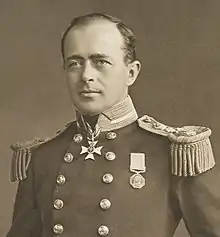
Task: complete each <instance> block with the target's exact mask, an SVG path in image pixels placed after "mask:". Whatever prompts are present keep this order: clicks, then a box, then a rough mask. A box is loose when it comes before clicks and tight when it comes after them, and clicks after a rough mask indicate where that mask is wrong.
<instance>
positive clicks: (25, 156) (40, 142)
mask: <svg viewBox="0 0 220 237" xmlns="http://www.w3.org/2000/svg"><path fill="white" fill-rule="evenodd" d="M74 124H75V123H74V122H68V123H66V124H65V125H64V126H63V128H62V129H59V130H58V131H56V132H55V134H54V135H52V136H50V137H46V138H44V139H42V138H35V139H33V140H31V141H25V142H16V143H13V144H11V145H10V147H11V149H12V150H13V157H12V165H11V181H12V182H14V181H21V180H23V179H25V178H27V169H28V167H29V164H30V162H31V160H32V154H33V153H39V152H42V151H45V150H48V149H50V148H51V147H53V146H54V144H57V142H58V141H59V140H60V139H62V138H65V137H68V133H71V131H70V130H71V127H74Z"/></svg>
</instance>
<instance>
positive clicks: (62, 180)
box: [57, 174, 66, 185]
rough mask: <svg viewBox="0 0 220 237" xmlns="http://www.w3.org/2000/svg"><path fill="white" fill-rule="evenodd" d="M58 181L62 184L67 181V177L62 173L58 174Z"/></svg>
mask: <svg viewBox="0 0 220 237" xmlns="http://www.w3.org/2000/svg"><path fill="white" fill-rule="evenodd" d="M57 183H58V184H60V185H62V184H65V183H66V177H65V176H64V175H62V174H60V175H58V176H57Z"/></svg>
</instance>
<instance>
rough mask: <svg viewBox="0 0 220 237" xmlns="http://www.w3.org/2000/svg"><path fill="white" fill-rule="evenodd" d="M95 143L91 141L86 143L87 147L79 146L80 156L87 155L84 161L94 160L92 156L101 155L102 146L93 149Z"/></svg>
mask: <svg viewBox="0 0 220 237" xmlns="http://www.w3.org/2000/svg"><path fill="white" fill-rule="evenodd" d="M97 142H98V141H93V142H92V141H88V143H89V146H88V147H85V146H81V152H80V155H81V154H85V153H88V154H87V156H86V157H85V160H88V159H91V160H95V157H94V154H97V155H101V154H102V153H101V149H102V146H99V147H95V146H96V144H97Z"/></svg>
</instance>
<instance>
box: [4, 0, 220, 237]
mask: <svg viewBox="0 0 220 237" xmlns="http://www.w3.org/2000/svg"><path fill="white" fill-rule="evenodd" d="M219 9H220V1H219V0H209V1H207V0H193V1H192V0H184V1H183V0H166V1H164V0H136V1H134V0H133V1H132V0H111V1H110V0H62V1H61V0H20V1H12V0H0V53H1V56H0V162H1V163H0V177H1V178H0V188H1V212H0V220H1V221H0V236H4V235H5V234H6V232H7V230H8V228H9V226H10V222H11V215H12V209H13V203H14V196H15V192H16V185H17V184H16V183H11V182H10V177H9V171H10V162H11V156H12V152H11V151H10V148H9V145H10V143H13V142H16V141H17V140H19V141H24V140H31V139H33V138H35V137H42V138H44V137H46V136H50V135H52V134H54V131H56V130H57V129H58V128H60V127H62V126H63V124H64V123H65V122H66V121H69V120H72V119H73V118H74V110H73V108H72V106H71V103H70V99H69V97H68V94H67V90H66V87H65V86H66V85H65V80H64V73H63V70H62V61H61V55H60V38H61V34H62V32H63V31H64V29H65V27H66V26H67V25H68V24H69V22H70V20H71V19H72V18H73V17H75V16H77V15H81V14H85V13H89V12H94V11H95V12H97V11H99V12H103V13H108V14H112V15H115V16H117V17H119V18H121V19H122V20H124V21H125V22H126V23H127V24H128V25H129V26H130V27H131V28H132V29H133V30H134V31H135V33H136V35H137V38H138V57H139V59H140V60H141V62H142V71H141V74H140V77H139V79H138V81H137V83H136V84H135V85H134V86H133V88H132V89H131V94H132V96H133V99H134V102H135V104H136V105H137V108H138V111H139V112H140V114H141V115H142V114H144V113H147V114H149V115H151V116H154V117H156V118H157V119H158V120H160V121H162V122H164V123H166V124H170V125H175V126H181V125H183V124H198V125H201V124H203V125H206V126H209V127H211V128H212V129H213V135H212V143H213V147H214V152H215V155H216V158H217V157H218V154H219V153H220V147H218V141H219V139H220V124H219V115H220V108H219V106H218V103H219V99H220V80H219V76H220V28H219V26H220V14H219ZM186 236H187V234H186V232H185V230H184V225H183V224H181V226H180V227H179V228H178V231H177V233H176V235H175V237H186Z"/></svg>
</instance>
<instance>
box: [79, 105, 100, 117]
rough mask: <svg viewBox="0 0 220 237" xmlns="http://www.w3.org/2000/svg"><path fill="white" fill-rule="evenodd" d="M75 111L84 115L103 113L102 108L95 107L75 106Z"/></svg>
mask: <svg viewBox="0 0 220 237" xmlns="http://www.w3.org/2000/svg"><path fill="white" fill-rule="evenodd" d="M76 108H77V110H78V111H79V112H80V113H81V114H84V115H89V116H93V115H97V114H100V113H101V112H103V110H102V108H99V107H97V106H76Z"/></svg>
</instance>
